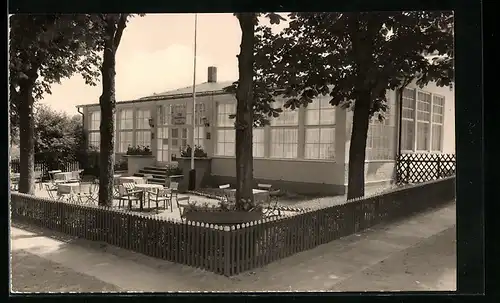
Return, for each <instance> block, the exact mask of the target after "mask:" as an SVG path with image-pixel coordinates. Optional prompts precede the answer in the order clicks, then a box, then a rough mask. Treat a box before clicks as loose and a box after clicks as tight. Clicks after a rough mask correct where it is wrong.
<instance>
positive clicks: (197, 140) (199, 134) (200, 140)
mask: <svg viewBox="0 0 500 303" xmlns="http://www.w3.org/2000/svg"><path fill="white" fill-rule="evenodd" d="M194 145H197V146H200V147H201V148H203V149H205V127H203V126H197V127H195V129H194Z"/></svg>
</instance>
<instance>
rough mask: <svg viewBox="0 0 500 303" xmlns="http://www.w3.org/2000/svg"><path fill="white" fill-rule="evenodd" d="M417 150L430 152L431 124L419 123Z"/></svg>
mask: <svg viewBox="0 0 500 303" xmlns="http://www.w3.org/2000/svg"><path fill="white" fill-rule="evenodd" d="M417 150H419V151H427V150H429V123H423V122H419V123H418V124H417Z"/></svg>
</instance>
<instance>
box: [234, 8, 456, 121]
mask: <svg viewBox="0 0 500 303" xmlns="http://www.w3.org/2000/svg"><path fill="white" fill-rule="evenodd" d="M289 19H290V23H289V26H288V27H287V28H285V29H284V30H283V31H281V32H279V33H273V32H272V31H271V29H270V27H268V26H259V27H258V28H257V33H256V43H255V65H254V71H255V77H254V96H255V98H254V109H255V111H256V113H255V115H256V124H262V123H263V124H266V123H267V122H268V121H266V120H267V118H268V117H272V116H277V115H279V112H280V110H279V109H274V108H273V107H272V102H274V101H275V99H276V98H277V97H278V96H280V97H282V98H285V99H286V100H287V102H286V103H285V107H286V108H291V109H295V108H297V107H300V106H307V104H309V103H310V102H312V100H313V99H314V98H315V97H316V96H318V95H329V96H331V100H330V104H332V105H341V106H343V107H349V106H352V105H353V102H352V100H357V99H358V97H359V94H360V92H361V91H363V90H369V91H371V104H370V114H371V115H373V114H374V113H383V112H384V111H385V110H386V109H387V105H386V101H387V100H386V97H385V96H386V91H387V89H396V88H399V87H402V86H405V85H407V84H408V83H409V82H411V81H412V80H416V81H417V84H418V85H420V86H424V85H426V84H427V83H428V82H429V81H435V82H436V84H437V85H438V86H450V85H452V82H453V78H454V69H453V64H454V61H453V14H452V13H451V12H379V13H373V12H370V13H291V14H289ZM430 57H432V58H430ZM228 90H229V89H228ZM379 118H380V119H383V115H380V116H379Z"/></svg>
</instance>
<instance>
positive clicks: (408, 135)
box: [401, 120, 415, 151]
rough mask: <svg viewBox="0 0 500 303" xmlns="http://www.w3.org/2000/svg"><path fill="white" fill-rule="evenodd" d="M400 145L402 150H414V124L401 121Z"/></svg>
mask: <svg viewBox="0 0 500 303" xmlns="http://www.w3.org/2000/svg"><path fill="white" fill-rule="evenodd" d="M401 135H402V138H401V141H402V142H401V145H402V149H403V150H410V151H413V150H415V141H414V140H415V123H414V122H413V121H408V120H403V121H402V133H401Z"/></svg>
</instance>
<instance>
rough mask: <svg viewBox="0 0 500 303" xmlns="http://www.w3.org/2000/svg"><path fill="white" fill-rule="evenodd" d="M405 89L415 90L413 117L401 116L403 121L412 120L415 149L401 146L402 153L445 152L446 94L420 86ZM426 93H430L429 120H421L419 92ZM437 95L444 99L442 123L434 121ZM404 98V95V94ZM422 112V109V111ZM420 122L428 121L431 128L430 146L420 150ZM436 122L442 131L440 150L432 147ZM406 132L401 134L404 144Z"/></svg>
mask: <svg viewBox="0 0 500 303" xmlns="http://www.w3.org/2000/svg"><path fill="white" fill-rule="evenodd" d="M405 90H411V91H413V95H414V99H413V102H414V104H413V106H414V107H413V108H414V111H413V116H412V118H407V117H401V119H402V120H403V121H411V122H412V123H413V125H414V126H413V128H414V129H413V138H412V142H413V149H406V148H405V149H404V148H401V152H402V153H443V149H444V146H443V139H444V122H445V115H446V113H445V111H446V97H445V96H444V95H441V94H437V93H433V92H429V91H426V90H423V89H419V88H405ZM419 92H420V93H424V94H428V95H430V112H429V121H425V120H421V119H418V114H417V113H418V109H417V106H418V93H419ZM435 97H439V98H441V99H442V106H441V107H442V110H443V113H442V115H440V116H441V118H442V123H434V122H433V118H434V113H433V109H434V98H435ZM403 98H404V96H403ZM404 109H405V107H403V112H404ZM421 112H422V111H421ZM418 123H428V126H429V127H428V129H429V132H428V135H429V137H428V148H427V149H424V150H420V149H418V146H417V143H418ZM434 124H437V125H440V126H441V131H440V150H434V149H433V148H432V142H433V138H432V137H433V125H434ZM399 131H400V132H402V131H403V129H400V130H399ZM404 134H405V133H402V134H401V136H402V138H401V144H403V142H404V139H405V138H404Z"/></svg>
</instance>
